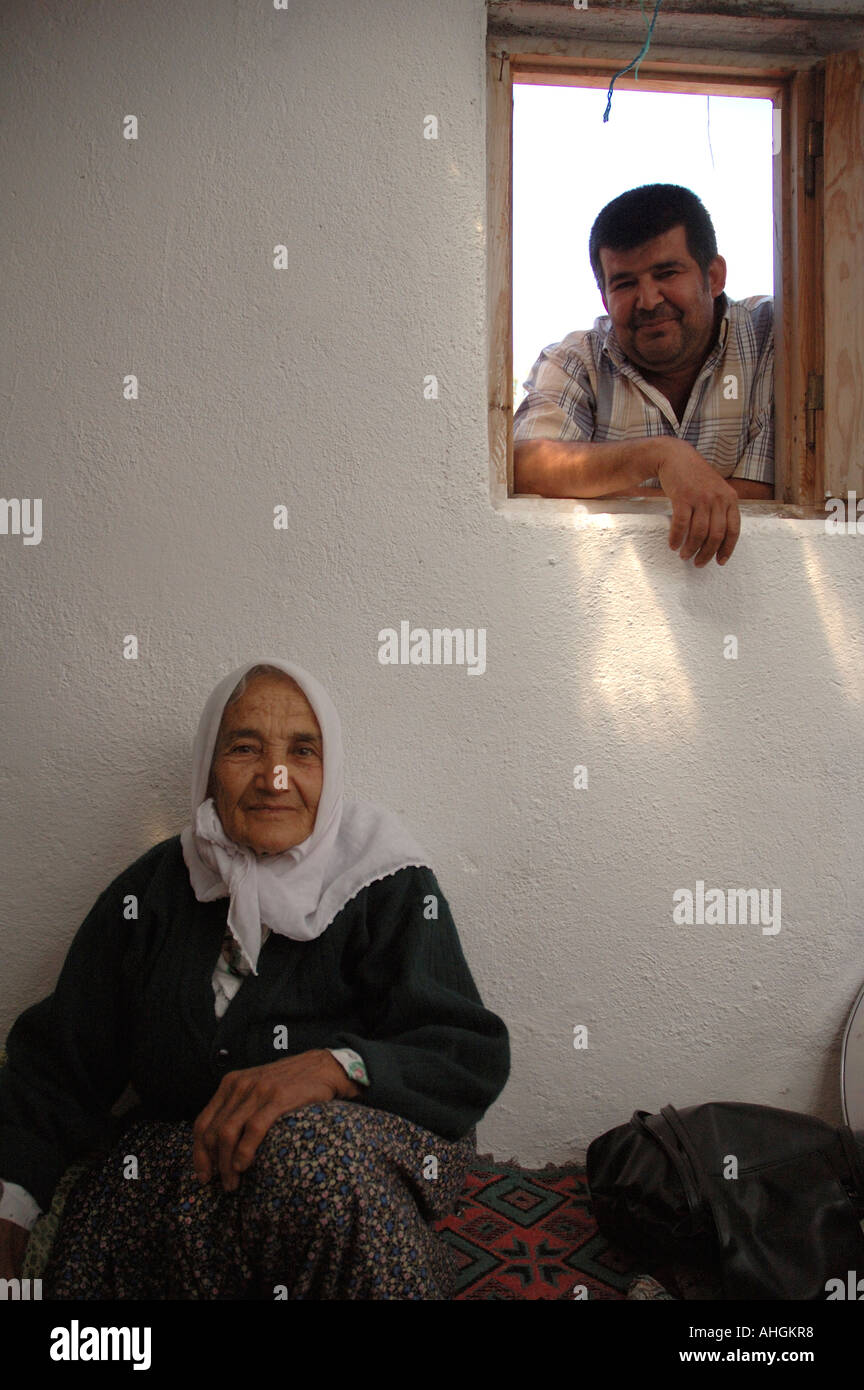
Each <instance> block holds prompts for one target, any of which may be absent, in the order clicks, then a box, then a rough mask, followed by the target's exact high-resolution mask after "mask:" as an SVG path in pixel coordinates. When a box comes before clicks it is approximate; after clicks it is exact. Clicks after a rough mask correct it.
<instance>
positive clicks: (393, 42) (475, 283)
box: [0, 0, 864, 1163]
mask: <svg viewBox="0 0 864 1390" xmlns="http://www.w3.org/2000/svg"><path fill="white" fill-rule="evenodd" d="M3 22H4V29H5V33H6V39H7V41H8V45H9V49H10V51H11V55H12V56H11V58H10V59H8V60H7V64H8V66H7V75H6V79H5V83H4V91H3V94H2V117H3V119H2V122H0V148H2V186H3V189H4V196H3V200H2V202H3V207H2V218H3V244H4V250H5V253H6V259H7V269H6V272H5V274H4V278H3V301H4V322H5V325H6V330H7V333H6V336H7V359H6V367H5V368H4V382H3V490H4V494H5V495H6V496H18V497H41V498H42V499H43V508H44V511H43V517H44V519H43V538H42V541H41V543H40V544H39V545H38V546H37V545H33V546H24V545H23V544H22V541H21V538H16V537H13V536H0V565H2V570H3V591H4V594H5V595H6V604H5V619H4V630H5V632H4V642H3V653H4V663H3V664H4V681H3V692H2V706H0V709H2V720H3V730H4V745H5V753H4V757H3V760H2V788H3V800H4V806H5V810H6V830H5V833H4V836H3V840H2V844H0V854H2V883H0V888H2V895H3V905H2V916H0V953H2V959H3V963H4V965H3V971H2V979H0V1032H2V1034H3V1035H5V1031H6V1030H7V1029H8V1026H9V1025H10V1024H11V1022H12V1021H13V1019H14V1018H15V1017H16V1016H17V1014H18V1013H19V1012H20V1011H21V1009H22V1008H24V1007H25V1006H26V1005H27V1004H29V1003H31V1002H33V1001H34V1000H35V999H36V998H38V997H40V996H41V995H43V994H44V993H46V992H47V991H48V990H49V989H50V988H51V986H52V983H53V980H54V979H55V978H56V974H57V971H58V969H59V966H60V964H61V962H62V959H63V956H64V954H65V951H66V948H67V946H68V943H69V941H70V939H71V937H72V934H73V932H74V930H75V928H76V927H77V925H78V923H79V922H80V920H81V918H82V917H83V915H84V913H85V912H86V910H87V909H88V907H89V906H90V904H91V903H92V901H93V900H94V899H95V897H96V896H97V894H98V893H99V892H100V891H101V890H102V888H103V887H104V886H105V885H106V883H107V882H108V881H109V880H110V879H111V878H112V877H113V876H114V875H115V874H116V873H117V872H119V871H120V869H122V868H123V867H124V866H125V865H126V864H127V863H128V862H129V861H130V860H131V859H133V858H134V857H136V856H137V855H138V854H139V853H141V852H142V851H143V850H144V849H145V848H147V847H148V846H149V845H151V844H153V843H154V842H155V841H157V840H158V839H162V838H164V836H166V835H169V834H173V833H175V832H176V831H177V830H178V829H179V828H180V827H181V825H182V824H183V819H184V815H185V812H186V799H187V789H186V782H187V775H188V755H189V745H190V741H191V737H192V733H193V731H194V726H195V722H196V720H197V717H198V713H199V710H200V704H201V701H202V700H203V698H204V696H205V695H206V693H207V692H208V691H209V689H210V687H211V685H212V684H213V683H214V682H215V680H216V679H217V678H218V677H219V676H221V675H222V674H223V673H224V672H226V671H227V670H229V669H230V668H231V667H232V666H233V665H235V664H237V663H239V662H240V661H241V660H244V659H246V658H248V657H249V656H257V655H259V654H261V653H263V654H265V655H266V654H274V655H282V656H284V657H285V658H287V659H292V660H296V661H297V662H299V663H300V664H301V665H303V666H305V667H306V668H307V669H309V670H311V671H313V672H314V673H315V674H316V675H317V676H318V677H319V678H320V679H321V680H322V681H323V682H324V683H325V684H326V685H327V686H328V688H329V689H330V690H331V692H332V694H333V696H334V698H335V699H336V702H337V705H338V707H339V709H340V711H341V714H342V717H343V721H344V728H345V738H346V746H347V748H348V751H349V755H350V768H349V779H350V789H351V791H352V792H353V793H354V794H355V795H361V796H368V797H371V798H372V799H375V800H378V801H381V802H384V803H385V804H388V805H390V806H392V807H393V808H394V809H395V810H397V811H398V812H400V813H401V814H402V815H403V817H404V819H405V820H406V821H407V822H408V823H409V825H410V826H411V828H412V829H413V831H414V832H415V834H416V835H417V836H418V837H419V838H421V839H422V840H423V841H424V842H425V843H426V845H427V846H428V847H429V849H430V851H431V854H432V857H433V862H434V863H435V865H436V866H437V868H438V872H439V876H440V880H441V883H442V886H443V889H444V892H445V893H446V894H447V896H448V898H449V900H450V903H451V906H452V908H453V912H454V915H455V917H456V920H457V923H458V925H459V928H460V931H461V935H462V939H463V943H464V946H465V950H466V953H467V955H468V958H469V960H470V962H471V965H472V968H473V970H474V972H475V976H476V979H477V981H478V984H479V986H480V989H481V992H482V993H483V995H484V998H485V1000H486V1001H487V1003H488V1004H489V1005H490V1006H491V1007H493V1008H494V1009H496V1010H497V1011H498V1012H500V1013H501V1014H502V1015H503V1016H504V1018H505V1019H506V1021H507V1023H508V1025H509V1027H510V1030H511V1037H512V1046H513V1070H512V1076H511V1080H510V1082H509V1084H508V1086H507V1088H506V1090H505V1092H504V1094H503V1095H502V1097H501V1099H500V1100H499V1101H498V1102H497V1104H496V1105H495V1106H494V1107H493V1108H492V1110H491V1111H490V1112H489V1114H488V1116H487V1118H486V1120H485V1121H484V1123H483V1125H482V1126H481V1130H480V1148H481V1150H486V1151H492V1152H494V1154H495V1155H496V1156H497V1157H499V1158H502V1159H504V1158H508V1157H511V1156H515V1157H516V1158H518V1159H520V1160H521V1161H522V1162H524V1163H543V1162H546V1161H549V1160H563V1159H566V1158H567V1157H568V1156H570V1155H572V1154H573V1153H574V1151H575V1150H576V1149H577V1148H578V1147H580V1146H583V1145H584V1144H586V1143H587V1142H588V1141H589V1140H590V1138H591V1137H593V1136H594V1135H595V1134H598V1133H599V1132H601V1131H602V1130H603V1129H606V1128H608V1127H609V1126H611V1125H613V1124H616V1123H618V1122H620V1121H622V1120H624V1119H626V1118H628V1117H629V1115H630V1113H631V1112H632V1110H633V1109H634V1108H636V1107H637V1106H638V1107H642V1108H646V1109H657V1108H659V1106H661V1105H663V1104H665V1103H667V1102H669V1101H672V1102H673V1103H675V1104H678V1105H685V1104H688V1103H691V1102H695V1101H699V1100H708V1099H721V1098H731V1099H740V1100H751V1101H759V1102H764V1103H767V1104H774V1105H780V1106H788V1107H789V1108H793V1109H797V1108H800V1109H806V1110H811V1111H815V1112H817V1113H820V1114H822V1115H824V1116H825V1117H826V1118H829V1119H836V1118H838V1116H839V1103H838V1085H837V1070H838V1042H839V1036H840V1033H841V1031H842V1026H843V1021H844V1017H845V1015H846V1013H847V1011H848V1009H849V1006H850V1004H851V1002H852V1000H853V998H854V995H855V993H856V990H857V988H858V986H859V984H860V982H861V979H862V977H864V952H862V948H861V928H860V917H859V911H860V909H859V902H858V899H859V890H860V863H861V854H860V826H861V788H862V776H864V760H862V752H864V739H862V713H864V611H862V598H864V579H862V563H861V559H862V553H864V552H862V546H864V539H862V538H839V537H829V536H827V535H825V533H824V529H823V528H822V527H821V526H820V525H819V524H814V523H809V524H807V523H800V522H792V521H780V520H765V521H752V520H750V519H747V520H745V526H744V533H743V536H742V539H741V541H740V544H739V547H738V550H737V551H736V553H735V556H734V557H733V560H732V561H731V563H730V564H729V565H728V566H726V567H725V568H724V569H722V570H720V569H718V568H717V566H716V565H713V566H711V567H709V568H708V569H707V570H704V571H696V570H695V569H694V567H693V566H692V564H690V565H687V564H684V563H683V562H682V561H681V560H680V559H679V558H678V557H677V556H676V555H675V554H673V553H671V552H670V551H669V550H668V548H667V546H666V543H665V533H666V523H665V521H663V520H662V519H661V518H657V519H655V520H649V521H644V520H642V521H637V520H636V519H629V518H627V517H618V518H615V519H614V520H611V521H609V522H608V523H603V522H596V523H595V522H592V523H590V524H586V525H584V526H581V527H577V526H575V525H574V524H573V521H572V517H571V516H570V515H569V512H568V509H567V508H566V507H565V508H563V509H557V510H556V509H555V508H551V509H550V508H546V510H545V511H544V512H543V515H542V516H538V514H537V509H536V507H534V506H532V505H531V504H528V505H526V506H524V507H523V508H521V509H519V508H518V507H517V508H516V509H515V512H516V514H514V511H513V510H512V509H511V510H510V511H507V510H505V511H504V512H501V511H496V510H494V509H493V507H492V505H491V502H490V495H489V481H488V479H489V464H488V450H487V439H486V344H485V274H486V271H485V89H484V83H485V57H484V6H483V3H482V0H435V3H434V4H431V3H425V0H424V2H423V3H421V0H351V3H350V4H347V3H345V0H291V3H290V4H289V5H288V6H287V8H286V10H284V11H274V10H273V9H272V7H270V6H268V4H264V3H261V4H241V3H231V2H230V0H187V3H184V4H183V5H175V4H171V3H168V2H167V0H161V2H160V3H152V2H151V3H149V4H147V5H142V6H128V5H112V4H102V5H98V6H93V5H90V4H86V3H84V0H65V3H63V4H60V3H48V4H42V5H40V6H33V5H31V4H29V3H24V0H15V2H14V3H10V4H7V5H6V6H5V14H4V21H3ZM129 113H132V114H135V115H136V116H137V117H138V120H139V125H140V129H139V138H138V140H137V141H134V142H132V141H127V140H124V139H122V138H121V123H122V121H123V118H124V116H125V115H127V114H129ZM429 114H434V115H435V116H436V117H437V119H438V122H439V137H438V139H437V140H427V139H424V138H423V128H424V117H425V116H427V115H429ZM278 243H284V244H285V245H287V246H288V248H289V250H290V261H289V266H288V269H286V270H281V271H277V270H275V269H274V268H273V264H272V254H273V247H274V246H275V245H276V244H278ZM577 326H580V325H574V327H577ZM130 372H134V373H136V374H137V375H138V377H139V379H140V399H139V400H138V401H137V402H127V401H124V400H123V398H122V394H121V385H122V378H123V377H124V376H125V375H126V374H127V373H130ZM429 374H435V375H436V376H437V378H438V381H439V390H440V395H439V398H438V400H426V399H424V394H423V380H424V377H426V376H427V375H429ZM280 504H284V505H286V506H287V508H288V514H289V525H288V528H287V530H276V529H274V526H273V509H274V507H276V506H278V505H280ZM402 620H408V621H409V622H410V623H411V624H412V626H420V627H427V628H432V627H436V626H440V627H464V628H474V629H477V628H485V629H486V633H487V663H488V664H487V670H486V672H485V674H483V675H482V676H470V675H468V673H467V671H466V670H465V669H464V668H455V667H454V668H444V667H437V668H436V667H432V666H429V667H412V666H405V667H389V666H382V665H381V664H379V661H378V642H377V634H378V632H379V630H380V629H382V628H384V627H389V626H396V627H398V625H399V623H400V621H402ZM126 634H135V635H137V637H138V639H139V643H140V655H139V659H138V660H137V661H127V660H124V659H123V656H122V641H123V638H124V636H125V635H126ZM730 634H732V635H735V636H736V637H737V639H738V643H739V655H738V659H737V660H727V659H725V658H724V655H723V650H724V639H725V638H726V637H727V636H728V635H730ZM576 765H585V766H587V768H588V777H589V783H588V787H587V788H586V789H583V790H577V789H575V788H574V786H573V781H574V777H573V769H574V767H575V766H576ZM697 880H702V881H703V882H704V883H705V884H706V885H707V886H709V887H711V886H719V887H723V888H730V887H742V888H749V887H761V888H769V889H777V888H779V889H781V891H782V927H781V930H780V932H779V933H777V934H775V935H767V934H764V933H763V932H762V930H761V928H760V926H759V925H745V926H735V927H706V926H696V925H694V926H691V927H684V926H675V925H674V924H673V922H672V895H673V893H674V891H675V890H676V889H677V888H681V887H690V888H694V887H695V884H696V882H697ZM580 1024H581V1025H586V1026H587V1028H588V1047H587V1048H586V1049H580V1050H577V1049H575V1048H574V1046H573V1030H574V1026H575V1025H580Z"/></svg>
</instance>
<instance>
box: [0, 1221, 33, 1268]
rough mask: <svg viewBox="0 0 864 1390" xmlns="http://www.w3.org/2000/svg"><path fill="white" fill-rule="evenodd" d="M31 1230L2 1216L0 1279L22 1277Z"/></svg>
mask: <svg viewBox="0 0 864 1390" xmlns="http://www.w3.org/2000/svg"><path fill="white" fill-rule="evenodd" d="M29 1239H30V1232H29V1231H27V1230H25V1229H24V1227H23V1226H19V1225H18V1224H17V1222H15V1221H7V1220H6V1218H5V1217H0V1279H20V1278H21V1271H22V1270H23V1268H24V1255H25V1253H26V1250H27V1242H28V1240H29Z"/></svg>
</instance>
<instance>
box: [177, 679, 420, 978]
mask: <svg viewBox="0 0 864 1390" xmlns="http://www.w3.org/2000/svg"><path fill="white" fill-rule="evenodd" d="M253 666H275V667H276V668H277V670H279V671H284V672H285V674H286V675H287V676H290V677H291V678H292V680H295V681H296V682H297V684H298V685H299V686H300V688H301V690H302V691H303V693H304V695H305V696H306V699H307V700H308V701H309V704H310V705H311V706H312V709H313V710H314V711H315V715H316V717H317V719H318V723H319V724H320V726H321V736H322V743H323V756H324V778H323V786H322V789H321V799H320V801H319V802H318V809H317V812H316V816H315V825H314V828H313V830H312V834H311V835H309V836H308V838H307V839H305V840H303V842H302V843H301V844H299V845H295V846H294V847H293V848H292V849H288V850H285V851H284V852H283V853H282V854H274V855H268V856H266V857H264V858H261V857H259V856H258V855H256V854H255V853H254V852H253V851H252V850H251V849H248V848H246V847H245V846H244V845H238V844H235V843H234V841H233V840H229V838H228V836H227V835H226V833H225V830H224V828H223V826H222V822H221V820H220V819H219V816H218V814H217V811H216V807H215V804H214V802H213V798H212V797H208V796H207V784H208V782H209V779H210V766H211V763H212V761H213V751H214V748H215V746H216V737H217V734H218V732H219V725H220V723H221V721H222V713H223V710H224V709H225V702H226V701H227V699H228V696H229V695H230V694H231V692H232V690H233V689H234V687H235V686H236V685H237V683H238V682H239V680H240V678H241V677H242V676H244V675H245V674H246V672H247V671H250V670H251V669H252V667H253ZM343 786H344V778H343V755H342V729H341V726H340V723H339V716H338V714H337V713H336V707H335V705H334V704H333V701H332V700H331V699H330V696H329V695H328V694H327V692H326V690H324V688H323V686H321V685H319V684H318V682H317V681H316V680H315V679H314V677H312V676H310V675H308V674H307V672H306V671H303V670H301V668H300V667H299V666H294V665H292V664H291V663H289V662H287V661H278V660H271V659H269V658H268V659H266V660H264V659H259V660H257V661H247V662H246V663H245V665H243V666H239V667H238V668H237V670H236V671H232V672H231V674H230V675H228V676H226V677H225V679H224V680H222V681H220V682H219V684H218V685H217V686H216V689H215V690H214V691H213V693H212V695H211V696H210V698H209V700H208V701H207V703H206V705H205V706H204V713H203V714H202V715H201V720H200V723H199V725H198V732H197V734H196V736H195V745H194V749H193V757H192V824H191V825H187V827H186V829H185V830H184V831H183V833H182V835H181V836H180V841H181V844H182V846H183V858H184V859H185V861H186V866H187V868H188V870H189V878H190V880H191V882H192V888H193V890H194V892H195V896H196V898H197V899H198V901H199V902H212V901H213V899H214V898H224V897H228V896H230V898H231V905H230V907H229V909H228V925H229V927H230V928H231V931H232V932H233V934H234V937H235V939H236V940H237V942H238V944H239V945H240V948H241V950H242V952H243V954H244V956H245V957H246V959H247V960H248V962H249V964H250V966H251V967H252V970H253V972H254V973H255V974H257V967H258V954H259V952H260V950H261V940H262V930H261V929H262V925H263V926H267V927H269V928H270V930H271V931H273V932H275V933H276V934H277V935H278V936H290V937H291V938H292V940H294V941H311V940H313V939H314V938H315V937H316V936H320V935H321V933H322V932H323V931H326V929H327V927H329V925H330V923H331V922H332V921H333V918H334V917H335V916H336V914H337V913H338V912H339V911H340V909H341V908H343V907H344V906H345V904H346V903H347V902H349V901H350V899H351V898H353V897H355V896H356V895H357V893H359V892H360V890H361V888H365V887H366V886H367V885H368V884H370V883H374V882H375V880H376V879H379V878H386V877H387V876H388V875H389V874H393V873H396V871H397V870H398V869H404V868H407V867H408V866H409V865H412V864H418V865H426V866H428V865H429V858H428V856H427V855H426V854H425V853H424V852H423V850H422V849H421V848H420V847H419V845H417V844H416V843H415V841H414V840H413V839H412V838H411V836H410V835H409V834H408V832H407V831H406V830H404V829H403V827H402V824H401V822H400V821H399V819H398V818H397V817H396V816H395V815H393V813H392V812H391V811H387V810H385V809H384V807H381V806H376V805H375V804H374V803H372V802H370V801H344V800H343Z"/></svg>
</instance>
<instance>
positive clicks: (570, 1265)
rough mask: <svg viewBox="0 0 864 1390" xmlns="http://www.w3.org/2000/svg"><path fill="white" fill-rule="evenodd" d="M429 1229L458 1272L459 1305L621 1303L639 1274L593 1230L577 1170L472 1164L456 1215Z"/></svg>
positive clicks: (581, 1176)
mask: <svg viewBox="0 0 864 1390" xmlns="http://www.w3.org/2000/svg"><path fill="white" fill-rule="evenodd" d="M435 1229H436V1230H437V1231H439V1232H440V1233H441V1235H442V1236H443V1237H444V1239H445V1240H446V1241H447V1243H448V1244H449V1245H450V1247H451V1249H452V1250H453V1253H454V1254H455V1256H456V1259H457V1261H458V1264H459V1271H460V1272H459V1284H458V1291H457V1293H456V1298H457V1299H520V1300H521V1299H526V1298H545V1299H559V1298H566V1299H572V1298H576V1297H582V1298H586V1297H587V1298H588V1299H598V1298H602V1299H612V1298H626V1297H627V1296H628V1290H629V1289H630V1288H631V1286H633V1285H634V1283H635V1282H636V1281H637V1278H638V1274H639V1271H638V1270H637V1269H636V1268H634V1267H633V1266H632V1265H631V1264H629V1263H628V1262H627V1261H626V1260H625V1259H623V1258H622V1257H621V1256H620V1255H619V1254H617V1253H616V1252H615V1251H613V1250H611V1249H610V1247H609V1245H608V1244H607V1242H606V1241H605V1240H604V1239H603V1237H602V1236H601V1235H600V1233H599V1231H598V1230H597V1225H596V1223H595V1221H594V1218H593V1216H592V1215H591V1208H590V1205H589V1198H588V1185H587V1182H586V1178H585V1171H584V1169H580V1168H578V1167H568V1168H552V1167H550V1168H542V1169H526V1168H518V1167H516V1166H515V1165H511V1164H505V1163H493V1162H490V1161H487V1160H485V1159H478V1160H476V1161H475V1163H474V1165H473V1166H472V1168H471V1171H470V1172H469V1174H468V1178H467V1181H466V1183H465V1187H464V1189H463V1192H462V1197H461V1200H460V1203H459V1207H458V1208H457V1211H456V1212H455V1214H454V1215H453V1216H449V1217H447V1219H446V1220H445V1221H439V1222H438V1223H437V1224H436V1226H435ZM583 1288H584V1290H585V1292H584V1293H582V1292H581V1291H580V1290H581V1289H583ZM630 1296H631V1297H634V1296H636V1297H640V1296H641V1297H645V1295H644V1294H639V1293H637V1292H635V1291H634V1293H631V1295H630ZM648 1296H651V1295H648ZM653 1296H654V1297H657V1295H656V1294H654V1295H653ZM659 1296H660V1297H662V1296H663V1295H662V1290H661V1291H660V1295H659Z"/></svg>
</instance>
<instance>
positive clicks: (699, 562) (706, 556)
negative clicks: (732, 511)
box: [694, 502, 727, 569]
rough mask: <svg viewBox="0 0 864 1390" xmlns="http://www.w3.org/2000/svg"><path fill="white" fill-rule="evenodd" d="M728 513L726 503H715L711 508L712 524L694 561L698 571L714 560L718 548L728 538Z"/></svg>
mask: <svg viewBox="0 0 864 1390" xmlns="http://www.w3.org/2000/svg"><path fill="white" fill-rule="evenodd" d="M726 512H727V507H726V503H725V502H715V503H714V505H713V507H712V508H711V524H710V526H709V527H708V535H707V536H706V538H705V543H704V545H703V546H702V549H701V550H700V551H699V554H698V555H697V556H696V559H695V561H694V563H695V565H696V567H697V568H698V569H702V568H704V566H705V565H707V564H708V563H709V562H710V561H711V560H713V558H714V556H715V555H716V554H717V550H718V548H719V547H720V545H721V544H722V543H723V540H724V538H725V536H726Z"/></svg>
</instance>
